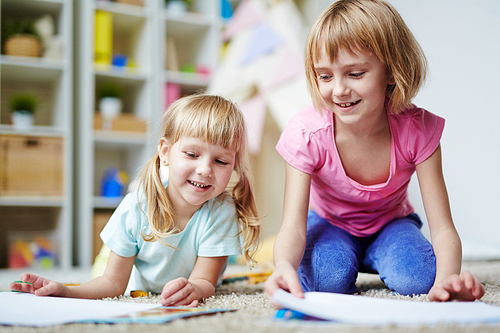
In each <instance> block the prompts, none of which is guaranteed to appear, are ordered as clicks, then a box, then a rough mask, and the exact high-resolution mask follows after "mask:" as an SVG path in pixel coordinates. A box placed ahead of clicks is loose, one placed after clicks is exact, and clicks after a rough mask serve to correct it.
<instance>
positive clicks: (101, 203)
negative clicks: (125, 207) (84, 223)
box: [94, 196, 123, 209]
mask: <svg viewBox="0 0 500 333" xmlns="http://www.w3.org/2000/svg"><path fill="white" fill-rule="evenodd" d="M122 200H123V197H117V198H108V197H102V196H96V197H94V209H114V208H116V207H118V205H119V204H120V202H121V201H122Z"/></svg>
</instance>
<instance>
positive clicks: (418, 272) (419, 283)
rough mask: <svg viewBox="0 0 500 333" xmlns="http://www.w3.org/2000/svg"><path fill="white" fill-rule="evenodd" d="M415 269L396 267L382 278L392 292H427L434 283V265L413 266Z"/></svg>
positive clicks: (410, 294) (413, 293)
mask: <svg viewBox="0 0 500 333" xmlns="http://www.w3.org/2000/svg"><path fill="white" fill-rule="evenodd" d="M413 268H415V269H404V268H403V269H401V268H399V269H397V270H395V271H394V272H393V273H392V274H390V276H388V277H386V278H385V279H383V281H384V283H385V284H386V285H387V287H389V288H390V289H391V290H392V291H393V292H394V293H397V294H400V295H405V296H412V295H421V294H427V293H428V292H429V290H430V289H431V288H432V286H433V285H434V280H435V278H436V266H435V265H426V266H425V267H422V266H420V267H413Z"/></svg>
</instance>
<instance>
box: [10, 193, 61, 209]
mask: <svg viewBox="0 0 500 333" xmlns="http://www.w3.org/2000/svg"><path fill="white" fill-rule="evenodd" d="M64 202H65V198H64V197H58V196H55V197H51V196H1V197H0V206H12V207H62V206H63V205H64Z"/></svg>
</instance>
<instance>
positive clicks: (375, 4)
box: [305, 0, 427, 114]
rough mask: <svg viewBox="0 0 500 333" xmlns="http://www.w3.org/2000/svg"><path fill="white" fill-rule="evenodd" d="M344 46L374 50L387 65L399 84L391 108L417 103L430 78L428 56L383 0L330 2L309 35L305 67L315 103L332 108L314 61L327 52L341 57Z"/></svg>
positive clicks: (389, 89)
mask: <svg viewBox="0 0 500 333" xmlns="http://www.w3.org/2000/svg"><path fill="white" fill-rule="evenodd" d="M339 50H346V51H348V52H350V53H352V54H354V52H355V51H358V52H372V53H373V54H375V55H376V56H377V57H378V58H379V59H380V61H382V63H384V64H385V65H386V67H387V72H388V73H389V76H390V77H391V78H392V79H393V80H394V82H395V84H393V85H389V86H388V87H387V92H386V96H387V99H388V109H389V110H388V111H389V112H392V113H394V114H398V113H400V112H402V111H403V110H404V109H405V108H407V107H410V106H411V100H412V99H413V97H415V95H416V94H417V93H418V91H419V89H420V87H421V85H422V84H423V82H424V81H425V78H426V73H427V60H426V58H425V55H424V53H423V51H422V49H421V47H420V45H419V44H418V42H417V41H416V39H415V37H414V36H413V34H412V33H411V31H410V29H409V28H408V27H407V25H406V23H405V22H404V20H403V18H402V17H401V15H399V13H398V12H397V11H396V9H394V7H392V6H391V5H390V4H388V3H386V2H384V1H381V0H339V1H336V2H334V3H333V4H331V5H330V6H329V7H327V8H326V9H325V10H324V11H323V13H321V15H320V16H319V17H318V19H317V20H316V22H315V23H314V25H313V27H312V28H311V31H310V33H309V36H308V38H307V44H306V52H305V67H306V76H307V83H308V87H309V91H310V93H311V98H312V101H313V104H314V107H315V108H316V109H317V110H318V111H321V110H322V109H324V108H325V107H326V105H325V103H324V101H323V98H322V97H321V94H320V92H319V88H318V80H317V75H316V71H315V70H314V63H315V62H317V61H318V60H319V59H320V58H321V55H322V54H323V53H322V52H325V53H326V55H327V56H328V57H329V60H330V62H332V63H333V62H335V60H336V59H337V56H338V53H339Z"/></svg>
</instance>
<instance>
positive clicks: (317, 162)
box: [276, 105, 444, 237]
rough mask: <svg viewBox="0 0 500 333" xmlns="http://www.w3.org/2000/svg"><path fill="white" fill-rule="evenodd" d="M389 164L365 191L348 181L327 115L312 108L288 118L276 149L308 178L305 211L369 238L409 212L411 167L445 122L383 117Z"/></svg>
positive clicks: (416, 112) (425, 116) (421, 114)
mask: <svg viewBox="0 0 500 333" xmlns="http://www.w3.org/2000/svg"><path fill="white" fill-rule="evenodd" d="M388 117H389V126H390V129H391V135H392V139H391V164H390V174H389V178H388V179H387V181H386V182H385V183H382V184H377V185H369V186H365V185H362V184H359V183H358V182H356V181H354V180H353V179H351V178H349V177H348V176H347V174H346V173H345V170H344V168H343V166H342V162H341V160H340V156H339V155H338V152H337V147H336V145H335V140H334V137H335V136H334V128H335V126H334V118H333V113H332V112H331V111H327V110H324V111H323V112H322V113H321V114H320V113H319V112H318V111H316V110H315V109H314V107H313V106H312V105H310V106H308V107H307V108H305V109H304V110H302V111H301V112H299V113H298V114H297V115H295V116H294V117H293V119H292V120H291V121H290V123H289V124H288V125H287V127H286V128H285V130H284V131H283V133H282V134H281V137H280V140H279V141H278V144H277V146H276V149H277V150H278V152H279V153H280V154H281V156H282V157H283V158H284V159H285V161H286V162H287V163H288V164H290V165H291V166H293V167H294V168H296V169H298V170H300V171H302V172H305V173H307V174H310V175H311V195H310V207H311V209H312V210H314V211H315V212H316V213H317V214H318V215H319V216H321V217H323V218H325V219H327V220H328V221H329V222H330V223H332V224H333V225H336V226H338V227H340V228H342V229H344V230H346V231H348V232H349V233H351V234H352V235H354V236H362V237H363V236H369V235H372V234H374V233H376V232H377V231H379V230H380V229H381V228H382V227H383V226H384V225H386V224H387V223H389V222H390V221H392V220H394V219H395V218H399V217H403V216H406V215H408V214H411V213H412V212H413V207H412V206H411V204H410V202H409V201H408V197H407V189H408V184H409V182H410V179H411V176H412V174H413V173H414V172H415V165H417V164H419V163H421V162H423V161H425V160H426V159H427V158H428V157H429V156H430V155H431V154H432V153H433V152H434V150H436V148H437V147H438V145H439V141H440V139H441V134H442V132H443V128H444V119H443V118H440V117H438V116H436V115H434V114H432V113H430V112H428V111H426V110H424V109H420V108H417V107H416V106H414V107H413V108H410V109H406V110H405V111H404V112H402V113H401V114H399V115H394V114H391V113H388Z"/></svg>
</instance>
